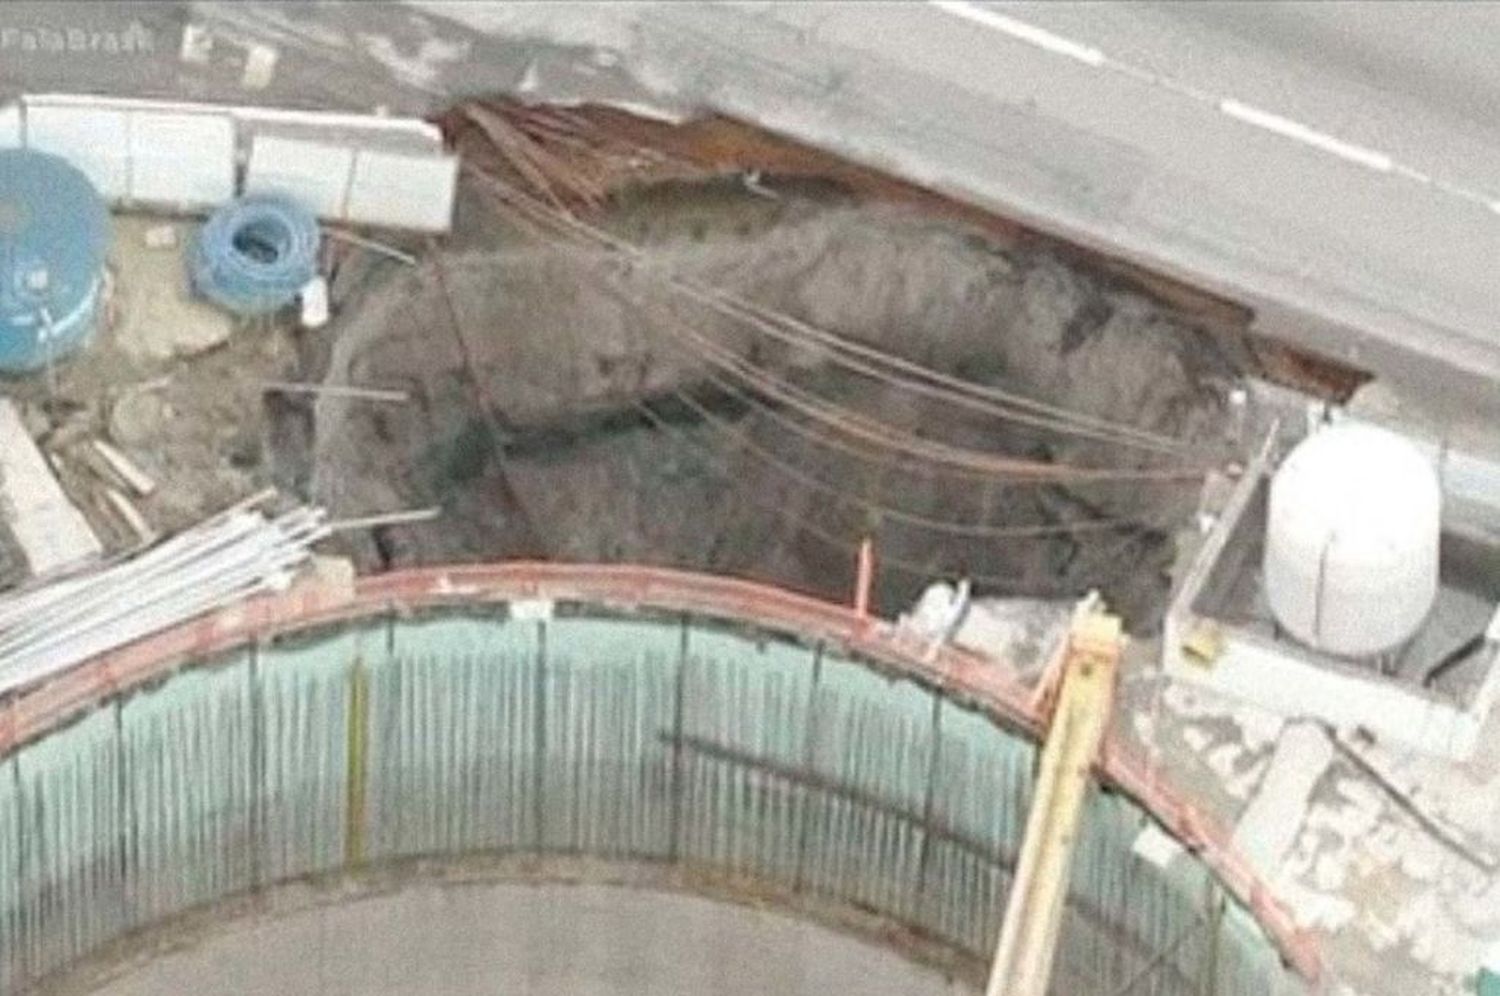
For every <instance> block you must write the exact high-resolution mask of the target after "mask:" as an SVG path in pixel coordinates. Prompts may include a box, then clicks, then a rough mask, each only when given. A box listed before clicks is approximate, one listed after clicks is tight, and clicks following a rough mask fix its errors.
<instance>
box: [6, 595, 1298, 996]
mask: <svg viewBox="0 0 1500 996" xmlns="http://www.w3.org/2000/svg"><path fill="white" fill-rule="evenodd" d="M335 615H337V613H335ZM198 635H199V636H201V635H202V632H199V634H198ZM189 636H190V637H191V634H189ZM193 638H194V639H196V638H197V637H193ZM117 663H118V662H117ZM171 665H172V666H171V668H170V670H167V671H163V672H161V673H160V674H158V675H156V677H155V678H154V679H153V680H152V681H151V682H149V683H132V682H129V681H125V680H119V684H118V686H117V687H113V688H105V689H103V690H102V691H100V692H99V695H98V699H97V701H96V702H95V703H94V704H93V707H92V708H91V709H89V710H88V711H84V712H80V713H78V714H77V715H76V717H74V718H73V719H72V720H71V721H70V722H69V723H68V724H67V725H61V726H57V727H55V728H53V729H51V730H49V731H46V732H44V733H41V734H40V735H38V736H35V737H22V736H18V731H17V720H16V719H15V718H14V715H15V710H12V711H11V713H10V715H11V719H10V721H9V729H8V730H5V731H0V733H4V735H5V736H7V737H8V738H9V739H8V740H7V741H3V742H4V743H9V744H12V745H13V746H11V748H10V749H9V750H8V751H7V752H6V753H5V754H3V755H0V993H5V994H10V993H19V992H22V991H24V990H26V989H28V988H29V987H30V986H31V985H32V984H34V983H36V982H37V981H38V980H42V979H46V978H48V977H50V976H54V975H55V974H57V973H59V972H61V971H63V970H65V969H66V968H68V967H69V966H71V965H73V964H75V963H77V962H78V961H79V960H80V959H83V958H85V957H87V956H89V955H91V954H93V953H96V952H98V951H100V949H101V948H103V947H104V946H105V945H106V944H108V943H109V942H112V941H116V940H118V939H120V938H121V937H123V936H124V935H126V934H128V933H130V932H133V931H137V930H140V929H142V928H145V927H149V926H153V925H157V924H161V923H163V922H164V921H168V920H170V918H172V917H174V916H176V915H179V914H183V913H185V912H188V911H193V910H198V909H204V908H209V907H211V906H212V905H213V904H215V903H218V902H220V901H223V900H227V899H233V898H236V897H242V896H245V895H248V894H253V893H254V892H256V891H257V890H261V889H264V888H267V887H270V886H273V885H277V884H280V883H286V882H290V881H296V880H300V879H304V878H307V877H309V876H318V875H329V874H338V873H340V872H342V871H354V870H358V869H361V868H367V867H374V866H377V865H379V864H380V863H382V862H389V861H394V860H397V859H403V858H412V857H452V856H462V855H467V854H479V853H504V854H538V855H546V854H564V855H584V856H590V857H598V858H604V859H621V860H629V861H632V862H639V861H648V862H663V863H671V864H672V865H674V866H681V867H684V868H688V869H703V870H705V871H708V872H712V873H715V874H719V875H727V876H732V877H734V878H737V879H745V880H749V881H755V882H760V883H765V884H766V885H767V886H769V887H772V888H775V889H779V890H784V891H791V892H795V893H805V894H807V895H808V896H810V897H813V898H816V899H818V900H822V901H826V902H830V903H835V904H847V905H849V906H851V907H856V908H859V909H861V910H865V911H871V912H873V913H875V914H877V915H878V916H880V917H884V918H888V919H889V920H890V921H892V922H894V923H896V924H899V925H901V926H902V927H904V928H906V929H908V930H911V931H915V932H917V934H919V935H920V936H923V937H924V938H928V939H931V940H934V941H937V942H939V943H941V944H944V945H947V946H950V947H951V948H952V949H955V950H956V951H957V952H961V953H962V954H963V955H966V956H968V957H969V958H971V959H972V962H973V964H974V965H975V966H976V969H977V971H978V972H979V974H981V975H982V971H983V966H984V964H985V963H987V961H988V959H989V957H990V955H991V953H992V951H993V947H994V944H995V939H996V937H997V936H998V933H999V930H1000V921H1001V918H1002V915H1003V912H1004V908H1005V902H1006V897H1007V894H1008V890H1009V888H1010V883H1011V874H1012V869H1013V866H1014V861H1015V857H1016V854H1017V852H1018V851H1019V849H1020V844H1021V834H1022V832H1023V828H1024V826H1025V822H1026V813H1027V810H1028V806H1029V803H1030V799H1031V794H1032V790H1033V777H1034V772H1033V769H1034V764H1035V759H1036V753H1037V747H1036V745H1035V743H1034V741H1033V737H1032V735H1031V734H1030V733H1029V732H1028V731H1026V730H1025V729H1023V728H1019V727H1017V726H1016V725H1014V724H1013V723H1010V722H1007V721H1006V720H1005V718H1004V717H997V716H996V715H993V714H991V713H990V712H987V711H986V710H984V709H983V708H979V707H977V706H976V704H975V703H974V702H971V701H964V700H961V699H959V698H956V697H954V696H952V695H950V694H948V693H946V692H945V691H943V690H940V689H939V688H937V687H935V686H934V685H933V684H931V683H927V682H924V681H920V680H914V679H913V678H912V677H911V676H910V675H906V674H902V673H900V672H898V671H895V670H893V669H892V668H891V667H890V666H889V662H886V661H881V660H877V659H872V658H870V657H868V656H865V655H862V654H860V653H859V652H858V651H857V650H854V649H851V648H850V647H848V646H846V645H844V644H841V643H839V642H836V641H831V640H828V639H825V638H822V637H819V636H816V635H812V636H810V635H809V634H807V633H800V634H797V633H788V632H785V631H779V630H776V629H768V628H764V627H760V626H752V625H747V624H746V623H745V622H744V621H743V620H727V619H724V618H717V617H714V616H713V615H712V614H708V613H704V612H698V611H660V610H651V609H644V608H640V607H622V606H609V605H602V604H593V603H588V602H569V601H566V600H564V601H551V600H549V601H546V602H538V603H533V602H520V601H518V602H511V603H503V602H502V603H494V604H472V605H471V604H461V603H450V604H443V605H436V606H428V607H426V608H423V609H420V610H412V609H410V608H406V609H403V610H401V611H382V612H378V613H375V614H373V615H372V614H368V613H365V614H361V615H359V616H358V617H355V618H339V619H332V620H330V621H325V622H324V623H323V624H321V625H313V626H311V627H310V628H305V629H301V630H296V631H292V632H285V633H283V634H281V635H279V636H277V637H275V638H263V639H258V640H250V641H244V642H240V643H237V644H235V645H232V646H225V647H220V648H218V649H216V650H214V651H213V652H211V653H206V654H203V655H200V656H195V657H191V658H190V659H184V660H181V661H175V660H174V661H172V662H171ZM122 666H124V665H122ZM110 673H111V674H112V675H113V677H112V678H111V679H110V680H117V679H120V675H119V674H118V673H114V672H110ZM54 694H55V693H54ZM22 741H24V742H22ZM1143 832H1146V833H1147V834H1148V837H1149V836H1150V835H1151V834H1152V833H1155V832H1157V826H1156V824H1155V823H1154V822H1153V820H1152V818H1151V817H1150V816H1149V815H1148V814H1147V813H1146V811H1145V810H1144V809H1143V808H1141V807H1140V806H1139V805H1137V804H1136V803H1135V802H1134V801H1132V800H1131V799H1129V798H1128V797H1126V796H1124V795H1122V794H1118V793H1114V792H1109V791H1104V790H1099V791H1095V792H1093V793H1092V795H1091V798H1090V800H1089V802H1088V806H1087V811H1086V813H1085V817H1084V820H1083V824H1082V829H1081V832H1080V839H1079V841H1078V848H1077V853H1076V861H1075V866H1074V869H1073V873H1072V880H1071V889H1070V894H1069V897H1068V905H1067V912H1066V917H1065V926H1064V931H1063V935H1062V940H1061V947H1060V950H1059V954H1058V959H1057V972H1056V984H1055V986H1054V991H1055V992H1058V993H1070V994H1081V993H1090V994H1094V993H1098V994H1116V993H1121V994H1123V993H1130V994H1134V996H1176V994H1182V996H1188V994H1192V996H1206V994H1224V996H1279V994H1288V996H1290V994H1295V993H1304V992H1308V991H1310V983H1309V982H1308V981H1307V980H1306V979H1305V978H1304V977H1303V976H1302V975H1300V974H1299V973H1297V972H1296V971H1293V970H1291V969H1290V968H1289V967H1287V965H1286V964H1285V963H1284V960H1283V958H1282V953H1281V952H1280V951H1278V948H1277V945H1276V944H1275V943H1273V941H1272V939H1271V938H1269V937H1268V936H1267V935H1266V933H1265V932H1264V931H1263V930H1262V928H1261V925H1260V924H1259V923H1258V922H1257V920H1256V918H1255V917H1254V916H1252V915H1251V912H1250V911H1249V910H1248V909H1247V908H1246V907H1245V906H1244V905H1243V904H1242V903H1241V902H1239V901H1238V900H1237V899H1236V898H1235V897H1234V896H1233V895H1231V894H1230V893H1229V892H1228V891H1226V889H1225V888H1224V886H1223V884H1222V882H1221V880H1220V878H1219V877H1217V876H1216V874H1215V873H1214V871H1213V869H1211V868H1210V867H1209V866H1208V865H1206V864H1205V863H1203V862H1202V861H1200V860H1199V859H1198V858H1197V857H1196V856H1195V855H1194V854H1193V853H1192V852H1191V851H1190V850H1179V851H1177V853H1176V855H1175V857H1171V856H1170V855H1169V857H1170V860H1164V859H1160V858H1157V859H1154V860H1152V859H1148V858H1147V857H1146V856H1143V855H1146V854H1148V853H1150V849H1146V848H1141V849H1139V853H1138V849H1137V847H1136V845H1137V842H1138V841H1139V840H1140V839H1141V837H1142V834H1143ZM500 969H501V967H500V966H497V971H499V970H500Z"/></svg>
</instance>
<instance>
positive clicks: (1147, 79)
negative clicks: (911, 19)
mask: <svg viewBox="0 0 1500 996" xmlns="http://www.w3.org/2000/svg"><path fill="white" fill-rule="evenodd" d="M927 3H928V5H929V6H931V7H935V8H937V9H938V10H941V11H942V12H944V13H945V14H951V15H953V16H954V17H961V18H963V19H964V20H967V21H972V22H974V23H975V24H982V25H984V26H985V27H987V28H991V29H993V30H995V31H1000V32H1002V33H1004V34H1006V35H1008V36H1010V37H1011V38H1014V39H1015V40H1017V41H1020V42H1024V43H1026V44H1028V45H1032V46H1035V47H1036V48H1040V49H1043V50H1045V51H1047V52H1051V53H1053V54H1054V55H1061V56H1064V57H1066V58H1069V59H1073V60H1075V61H1077V62H1082V63H1084V64H1085V65H1088V66H1092V67H1094V68H1096V69H1104V70H1106V71H1108V72H1114V73H1119V74H1120V75H1122V76H1127V77H1130V78H1131V79H1134V80H1136V81H1138V82H1140V83H1144V84H1145V85H1147V86H1154V87H1158V88H1160V89H1163V90H1167V91H1169V92H1171V93H1175V94H1177V95H1178V96H1181V97H1185V98H1187V99H1188V100H1191V101H1194V102H1195V103H1200V104H1203V105H1205V106H1207V107H1211V108H1213V109H1215V110H1217V111H1218V112H1219V113H1221V114H1224V115H1226V116H1228V117H1232V118H1234V119H1235V120H1237V121H1240V122H1243V123H1244V124H1248V125H1252V126H1254V127H1257V128H1263V129H1265V130H1266V131H1270V132H1274V133H1275V134H1277V135H1280V136H1281V137H1283V138H1287V139H1291V140H1292V141H1295V142H1300V143H1302V144H1303V145H1307V146H1309V147H1310V148H1314V149H1318V150H1319V151H1321V152H1326V153H1328V154H1330V155H1333V156H1337V157H1338V158H1340V159H1342V160H1344V161H1345V162H1348V163H1353V164H1355V165H1358V166H1363V167H1365V168H1366V169H1370V170H1374V171H1376V172H1379V173H1390V174H1392V175H1394V176H1398V177H1400V178H1401V179H1403V180H1408V181H1411V182H1412V183H1416V184H1419V185H1421V186H1424V187H1427V188H1429V189H1431V190H1434V191H1436V192H1438V193H1441V194H1445V195H1447V196H1450V197H1456V198H1458V199H1460V200H1463V201H1468V202H1469V203H1472V204H1477V205H1479V206H1482V207H1485V208H1487V209H1489V210H1490V211H1493V212H1495V213H1496V214H1500V197H1496V196H1494V195H1492V194H1490V193H1487V192H1485V191H1481V190H1475V189H1473V188H1470V187H1466V186H1463V185H1461V184H1456V183H1451V182H1449V181H1446V180H1443V179H1441V178H1439V177H1436V176H1433V175H1432V174H1430V173H1426V172H1423V171H1422V170H1419V169H1416V168H1415V167H1413V166H1408V165H1407V164H1405V163H1401V162H1397V161H1396V160H1395V159H1393V158H1392V157H1391V156H1389V155H1387V154H1386V153H1384V152H1380V151H1379V150H1377V149H1372V148H1369V147H1368V146H1364V145H1359V144H1357V143H1355V142H1346V141H1345V140H1343V139H1341V138H1338V137H1336V136H1334V135H1330V134H1329V133H1327V132H1325V131H1320V130H1318V129H1317V128H1314V127H1312V126H1311V125H1306V124H1303V123H1302V122H1300V121H1296V120H1294V119H1292V118H1289V117H1286V116H1285V115H1282V114H1277V113H1276V112H1274V111H1267V110H1264V109H1262V108H1259V107H1254V106H1252V105H1250V104H1246V103H1245V102H1243V101H1240V100H1236V99H1234V98H1233V97H1220V96H1218V95H1217V94H1213V93H1209V92H1208V91H1205V90H1200V89H1198V88H1197V87H1195V86H1192V85H1191V84H1188V83H1185V82H1183V81H1181V80H1176V79H1173V78H1171V77H1170V76H1165V75H1163V74H1161V73H1159V72H1155V71H1153V70H1150V69H1145V68H1143V67H1141V66H1134V65H1131V64H1129V63H1127V62H1121V61H1120V60H1118V59H1112V58H1110V57H1109V56H1107V55H1105V54H1104V52H1103V50H1102V49H1097V48H1094V47H1093V46H1092V45H1087V44H1084V43H1083V42H1078V41H1074V40H1073V39H1071V38H1065V37H1063V36H1062V35H1058V34H1054V33H1052V32H1051V31H1048V30H1047V29H1045V28H1039V27H1037V26H1036V25H1034V24H1028V23H1027V22H1025V21H1021V20H1018V19H1016V18H1014V17H1010V16H1007V15H1005V14H1001V13H999V12H997V11H994V10H990V9H989V8H987V7H983V6H981V5H980V4H978V3H973V2H971V0H927Z"/></svg>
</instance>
